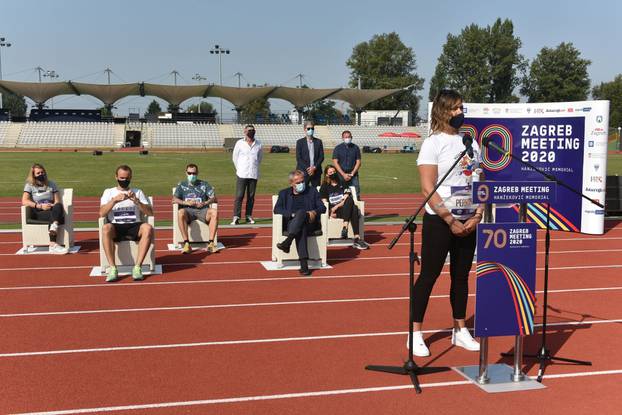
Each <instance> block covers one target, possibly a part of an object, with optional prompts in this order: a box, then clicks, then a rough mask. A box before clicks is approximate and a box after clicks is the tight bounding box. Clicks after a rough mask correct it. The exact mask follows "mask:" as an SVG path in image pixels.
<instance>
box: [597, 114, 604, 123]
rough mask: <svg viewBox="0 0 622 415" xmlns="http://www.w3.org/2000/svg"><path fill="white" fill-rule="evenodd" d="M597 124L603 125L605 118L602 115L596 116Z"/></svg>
mask: <svg viewBox="0 0 622 415" xmlns="http://www.w3.org/2000/svg"><path fill="white" fill-rule="evenodd" d="M596 122H597V123H599V124H600V123H602V122H603V116H602V115H597V116H596Z"/></svg>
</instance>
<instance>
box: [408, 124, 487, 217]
mask: <svg viewBox="0 0 622 415" xmlns="http://www.w3.org/2000/svg"><path fill="white" fill-rule="evenodd" d="M462 151H464V144H462V136H461V135H458V134H453V135H452V134H447V133H435V134H432V135H431V136H429V137H428V138H427V139H426V140H425V141H424V142H423V144H422V145H421V150H420V151H419V157H418V158H417V165H418V166H420V165H422V164H433V165H436V166H437V167H438V178H437V180H440V179H441V178H442V177H443V176H444V175H445V173H447V171H448V170H449V168H450V167H451V165H452V164H453V163H454V162H455V161H456V158H458V156H459V155H460V153H461V152H462ZM481 161H482V154H481V152H480V148H479V145H478V144H477V142H476V141H473V158H471V157H469V156H468V154H467V155H465V156H464V157H463V158H462V161H460V162H459V163H458V164H457V165H456V167H455V168H454V170H453V171H452V172H451V173H450V174H449V176H447V179H445V181H444V182H443V184H442V185H441V186H440V187H439V188H438V190H437V191H436V192H437V193H438V195H439V196H440V197H441V199H443V202H444V204H445V207H446V208H447V209H449V211H450V212H451V214H452V215H453V216H454V217H455V218H457V219H467V218H469V217H471V215H472V214H473V213H474V210H475V209H473V206H472V204H471V185H472V183H473V181H478V180H479V173H480V172H481V169H480V167H479V165H480V163H481ZM437 183H438V181H437ZM425 211H426V212H427V213H429V214H431V215H435V214H436V213H435V212H434V210H432V208H431V207H430V205H429V203H428V204H427V205H426V206H425Z"/></svg>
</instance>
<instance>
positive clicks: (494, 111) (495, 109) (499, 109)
mask: <svg viewBox="0 0 622 415" xmlns="http://www.w3.org/2000/svg"><path fill="white" fill-rule="evenodd" d="M492 112H493V113H495V114H501V108H493V109H492Z"/></svg>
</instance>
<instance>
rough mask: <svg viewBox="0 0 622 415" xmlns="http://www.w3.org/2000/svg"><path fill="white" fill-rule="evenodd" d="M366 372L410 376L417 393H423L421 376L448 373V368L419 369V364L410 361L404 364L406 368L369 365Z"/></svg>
mask: <svg viewBox="0 0 622 415" xmlns="http://www.w3.org/2000/svg"><path fill="white" fill-rule="evenodd" d="M365 369H366V370H371V371H374V372H383V373H391V374H394V375H403V376H410V380H411V381H412V383H413V386H414V387H415V392H417V393H421V386H420V385H419V378H418V376H419V375H429V374H431V373H440V372H448V371H449V370H450V369H449V368H448V367H419V366H417V364H416V363H415V362H414V361H412V360H409V361H407V362H406V363H404V366H379V365H369V366H365Z"/></svg>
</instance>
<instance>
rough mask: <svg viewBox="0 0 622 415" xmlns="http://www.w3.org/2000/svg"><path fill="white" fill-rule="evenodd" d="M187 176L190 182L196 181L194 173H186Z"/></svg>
mask: <svg viewBox="0 0 622 415" xmlns="http://www.w3.org/2000/svg"><path fill="white" fill-rule="evenodd" d="M187 176H188V181H189V182H190V183H194V182H196V181H197V175H196V174H188V175H187Z"/></svg>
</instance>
